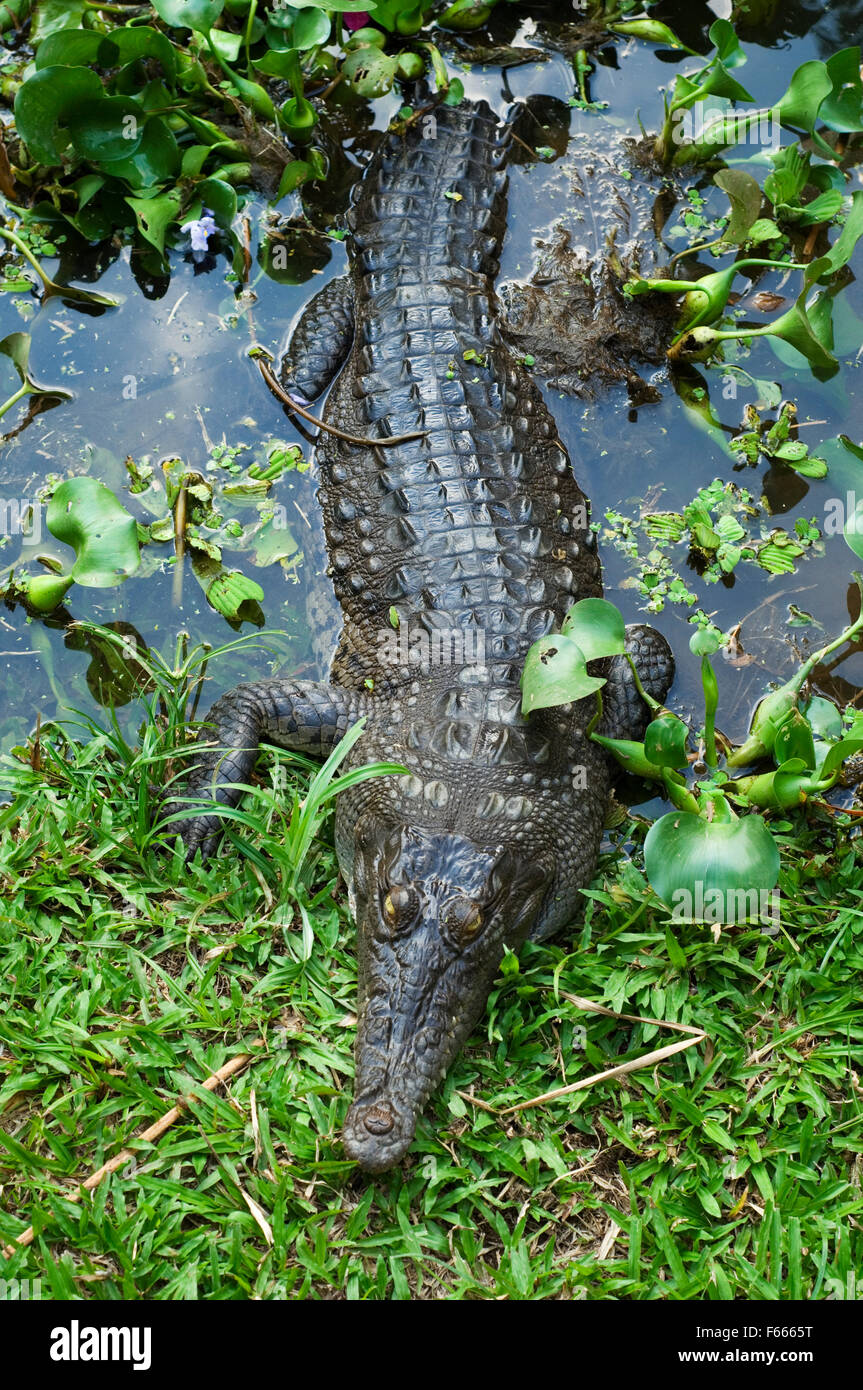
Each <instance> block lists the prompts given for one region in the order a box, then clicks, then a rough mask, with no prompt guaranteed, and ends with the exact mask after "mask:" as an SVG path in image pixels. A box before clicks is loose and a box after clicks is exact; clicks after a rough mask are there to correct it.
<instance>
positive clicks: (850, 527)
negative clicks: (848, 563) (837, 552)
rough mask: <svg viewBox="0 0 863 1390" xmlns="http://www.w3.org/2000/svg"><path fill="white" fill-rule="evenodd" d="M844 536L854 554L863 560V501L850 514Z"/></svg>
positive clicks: (846, 520)
mask: <svg viewBox="0 0 863 1390" xmlns="http://www.w3.org/2000/svg"><path fill="white" fill-rule="evenodd" d="M843 535H844V536H845V540H846V542H847V543H848V545H849V546H850V547H851V549H852V550H853V551H854V554H855V555H856V556H857V557H858V559H860V560H863V501H861V502H858V503H857V506H856V507H855V508H854V510H853V512H849V514H848V516H847V517H846V518H845V526H844V528H843Z"/></svg>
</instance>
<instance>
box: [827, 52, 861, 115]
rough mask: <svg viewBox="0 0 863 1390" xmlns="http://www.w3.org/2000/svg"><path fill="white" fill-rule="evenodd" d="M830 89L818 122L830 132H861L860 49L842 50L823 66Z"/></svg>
mask: <svg viewBox="0 0 863 1390" xmlns="http://www.w3.org/2000/svg"><path fill="white" fill-rule="evenodd" d="M825 67H826V68H827V72H828V73H829V75H830V80H831V82H832V84H833V85H832V88H831V90H830V91H829V92H828V93H827V96H826V97H825V98H824V100H823V101H822V103H821V109H820V110H819V112H818V119H819V121H820V122H821V124H822V125H826V126H827V127H828V128H829V129H830V130H842V131H853V130H863V83H861V81H860V46H859V44H857V45H855V46H854V47H853V48H843V49H842V50H841V51H840V52H839V53H834V54H833V56H832V58H828V59H827V62H826V63H825Z"/></svg>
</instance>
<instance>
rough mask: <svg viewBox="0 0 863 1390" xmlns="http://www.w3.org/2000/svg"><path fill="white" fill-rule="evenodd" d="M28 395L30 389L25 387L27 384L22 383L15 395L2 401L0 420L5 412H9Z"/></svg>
mask: <svg viewBox="0 0 863 1390" xmlns="http://www.w3.org/2000/svg"><path fill="white" fill-rule="evenodd" d="M29 393H30V387H29V386H28V385H27V382H26V381H25V382H22V384H21V387H20V389H19V390H17V391H16V392H15V395H14V396H10V397H9V399H8V401H4V402H3V404H2V405H0V419H2V418H3V416H4V415H5V414H6V411H7V410H11V409H12V407H13V405H17V404H18V402H19V401H20V400H23V399H24V397H25V396H27V395H29Z"/></svg>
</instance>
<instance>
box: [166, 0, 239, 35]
mask: <svg viewBox="0 0 863 1390" xmlns="http://www.w3.org/2000/svg"><path fill="white" fill-rule="evenodd" d="M224 8H225V0H153V9H154V10H155V11H156V14H157V15H158V16H159V18H160V19H164V21H165V23H166V24H170V25H171V26H172V28H174V29H195V30H197V32H198V33H199V34H206V33H208V32H209V30H210V29H212V27H213V25H214V24H215V22H216V20H217V19H218V18H219V15H220V14H221V13H222V10H223V9H224Z"/></svg>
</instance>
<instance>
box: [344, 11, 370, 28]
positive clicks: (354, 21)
mask: <svg viewBox="0 0 863 1390" xmlns="http://www.w3.org/2000/svg"><path fill="white" fill-rule="evenodd" d="M342 19H343V20H344V21H345V28H346V29H349V30H350V32H351V33H352V34H353V33H354V32H355V30H357V29H365V27H366V25H367V24H371V22H372V21H371V16H370V15H367V14H366V12H365V10H360V11H359V13H358V14H343V15H342Z"/></svg>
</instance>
